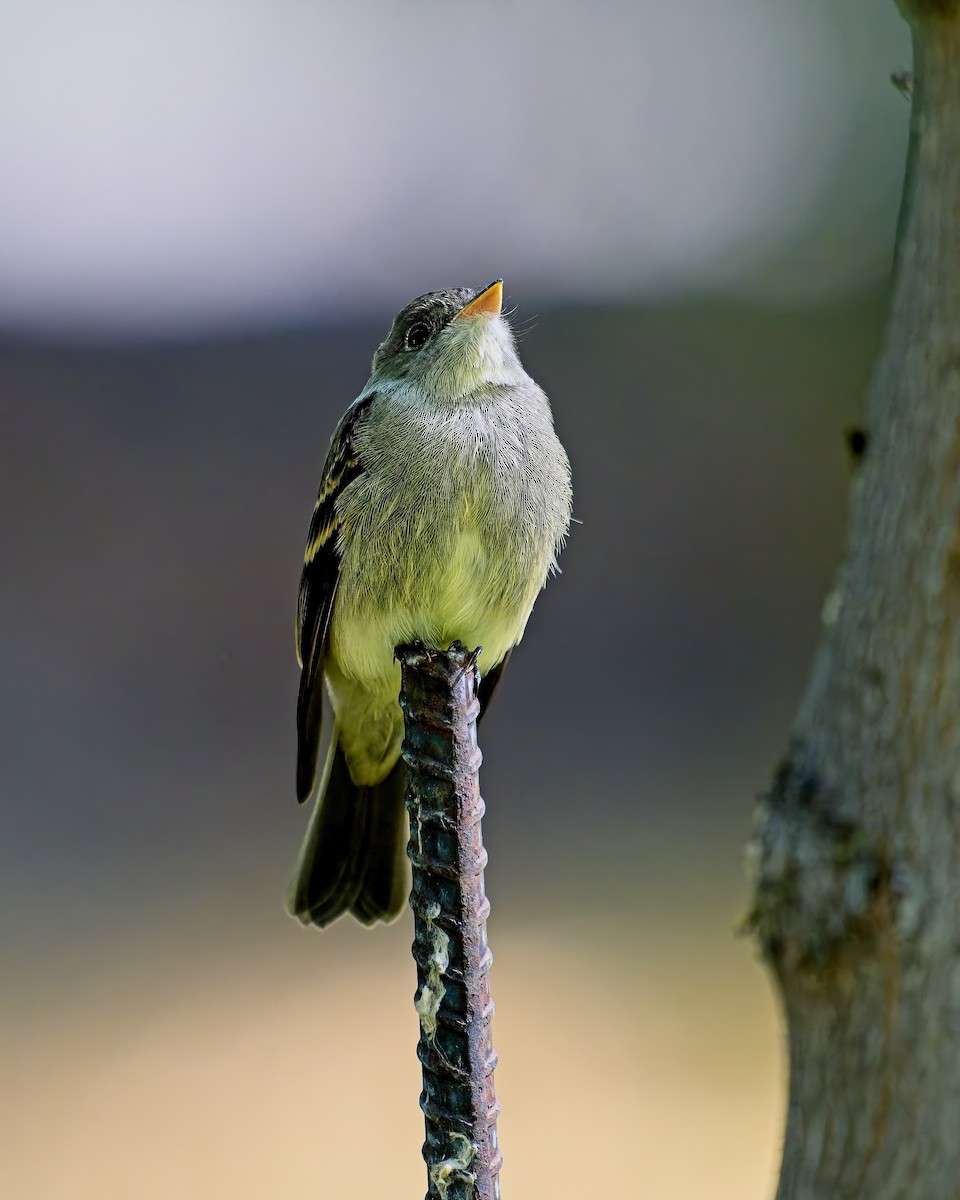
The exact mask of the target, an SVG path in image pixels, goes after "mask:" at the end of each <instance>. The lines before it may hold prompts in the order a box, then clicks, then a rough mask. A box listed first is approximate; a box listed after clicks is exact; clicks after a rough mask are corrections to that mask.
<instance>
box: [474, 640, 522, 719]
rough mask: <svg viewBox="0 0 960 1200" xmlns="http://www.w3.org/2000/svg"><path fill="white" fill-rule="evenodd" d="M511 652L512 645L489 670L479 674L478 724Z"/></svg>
mask: <svg viewBox="0 0 960 1200" xmlns="http://www.w3.org/2000/svg"><path fill="white" fill-rule="evenodd" d="M512 653H513V647H512V646H511V647H510V649H509V650H508V651H507V652H506V654H505V655H504V656H503V658H501V659H500V661H499V662H498V663H497V665H496V666H495V667H491V669H490V670H489V671H487V672H486V673H485V674H483V675H481V676H480V687H479V688H478V689H477V698H478V699H479V701H480V715H479V716H478V717H477V723H478V724H479V722H480V721H481V720H482V719H483V717H484V715H485V714H486V711H487V706H488V705H489V703H490V700H491V699H492V697H493V693H494V692H495V691H496V690H497V684H498V683H499V682H500V677H501V676H502V675H503V670H504V667H506V665H507V663H508V662H509V661H510V655H511V654H512ZM482 659H483V656H482V655H481V661H482Z"/></svg>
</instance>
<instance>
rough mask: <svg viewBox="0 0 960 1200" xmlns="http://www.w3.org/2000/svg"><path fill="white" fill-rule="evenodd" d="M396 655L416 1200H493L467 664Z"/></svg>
mask: <svg viewBox="0 0 960 1200" xmlns="http://www.w3.org/2000/svg"><path fill="white" fill-rule="evenodd" d="M398 657H399V659H400V662H401V666H402V670H403V686H402V690H401V696H400V703H401V705H402V707H403V713H404V720H405V724H406V736H405V739H404V743H403V757H404V760H405V761H406V764H407V768H408V771H409V779H410V783H409V788H408V791H407V810H408V812H409V813H410V843H409V846H408V853H409V856H410V861H411V863H412V864H413V891H412V895H411V900H410V904H411V907H412V908H413V913H414V941H413V956H414V959H415V960H416V963H417V984H418V986H417V994H416V1006H417V1012H418V1014H419V1016H420V1043H419V1046H418V1049H417V1053H418V1056H419V1058H420V1062H421V1064H422V1066H423V1092H422V1094H421V1096H420V1107H421V1108H422V1109H423V1114H424V1118H425V1123H426V1141H425V1142H424V1146H423V1157H424V1161H425V1162H426V1164H427V1179H428V1190H427V1200H498V1198H499V1195H500V1187H499V1181H498V1174H499V1171H500V1163H501V1158H500V1151H499V1149H498V1146H497V1116H498V1114H499V1111H500V1110H499V1106H498V1104H497V1100H496V1095H495V1093H494V1085H493V1072H494V1068H495V1067H496V1065H497V1056H496V1054H495V1052H494V1050H493V1045H492V1042H491V1021H492V1018H493V1011H494V1009H493V1002H492V1001H491V999H490V990H489V985H488V973H489V970H490V963H491V960H492V956H491V954H490V950H489V948H488V947H487V933H486V921H487V916H488V915H489V912H490V905H489V903H488V901H487V898H486V895H485V893H484V883H483V870H484V867H485V866H486V863H487V855H486V852H485V851H484V849H483V842H482V838H481V828H480V821H481V818H482V816H483V812H484V805H483V800H482V799H481V798H480V786H479V780H478V771H479V768H480V759H481V755H480V751H479V749H478V747H477V727H476V721H477V716H478V714H479V711H480V704H479V701H478V699H477V688H478V682H479V680H478V674H477V669H476V666H475V658H476V655H475V654H473V653H470V652H469V651H466V650H463V649H462V648H460V647H459V646H456V645H455V646H452V647H451V648H450V649H449V650H448V651H445V652H440V651H429V650H424V649H422V648H411V649H404V650H402V651H401V652H400V653H399V654H398Z"/></svg>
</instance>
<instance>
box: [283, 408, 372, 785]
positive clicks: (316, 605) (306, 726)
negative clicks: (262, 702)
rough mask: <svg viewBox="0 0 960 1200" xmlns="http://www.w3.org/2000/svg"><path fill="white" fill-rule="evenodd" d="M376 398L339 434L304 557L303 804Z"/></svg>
mask: <svg viewBox="0 0 960 1200" xmlns="http://www.w3.org/2000/svg"><path fill="white" fill-rule="evenodd" d="M374 395H375V393H371V394H370V395H369V396H363V397H362V398H361V399H359V400H356V401H354V403H353V404H352V405H351V406H350V408H349V409H347V411H346V413H345V414H344V416H343V418H342V419H341V421H340V424H339V425H338V426H337V428H336V430H335V431H334V434H333V438H332V440H331V442H330V449H329V450H328V451H327V459H326V462H325V463H324V467H323V475H322V476H321V478H320V491H319V494H318V495H317V503H316V506H315V507H314V510H313V517H312V518H311V520H310V531H309V533H308V534H307V548H306V551H305V552H304V556H303V574H302V575H301V576H300V594H299V598H298V602H297V658H298V659H299V661H300V667H301V672H300V694H299V696H298V698H297V797H298V799H299V800H300V802H301V804H302V803H303V801H304V800H306V799H307V797H308V796H309V795H310V793H311V792H312V791H313V784H314V779H315V777H316V771H317V752H318V750H319V746H320V730H321V726H322V722H323V662H324V658H325V656H326V650H327V633H328V631H329V628H330V616H331V614H332V613H333V603H334V600H335V599H336V595H337V584H338V582H339V580H340V560H341V558H342V556H343V546H342V544H341V538H340V524H341V518H340V513H339V511H338V507H339V506H338V503H337V502H338V500H339V498H340V495H341V493H342V492H343V489H344V488H345V487H346V486H347V484H349V483H350V482H351V481H352V480H354V479H356V478H357V476H358V475H359V474H360V472H361V470H362V467H361V465H360V458H359V454H358V452H357V447H356V444H355V435H356V431H357V425H358V424H359V422H360V421H361V420H362V419H363V417H364V416H365V415H366V413H367V412H368V411H369V409H370V405H371V404H372V403H373V399H374Z"/></svg>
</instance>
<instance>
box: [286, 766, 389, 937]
mask: <svg viewBox="0 0 960 1200" xmlns="http://www.w3.org/2000/svg"><path fill="white" fill-rule="evenodd" d="M406 786H407V771H406V767H405V766H404V764H403V760H402V759H400V760H398V762H397V764H396V766H395V767H394V768H393V770H392V771H391V772H390V774H389V775H388V776H387V777H386V779H384V780H383V782H382V783H378V784H376V785H375V786H374V787H367V788H361V787H357V785H356V784H355V783H354V782H353V780H352V779H351V778H350V772H349V770H348V769H347V762H346V759H345V758H344V756H343V751H342V750H341V749H340V745H339V743H336V744H334V745H333V746H332V747H331V750H330V754H329V756H328V759H327V766H326V770H325V771H324V777H323V780H322V782H321V784H320V794H319V797H318V799H317V801H316V805H315V807H314V810H313V813H312V815H311V817H310V825H309V827H308V829H307V836H306V837H305V838H304V842H303V846H302V848H301V850H300V857H299V859H298V861H297V867H296V871H295V872H294V876H293V879H292V880H291V881H290V887H289V888H288V890H287V909H288V910H289V912H290V913H291V915H292V916H295V917H297V918H298V919H299V920H300V921H302V922H303V923H304V925H311V924H312V925H318V926H320V927H321V928H322V927H323V926H324V925H329V924H330V923H331V921H335V920H336V919H337V917H339V916H342V914H343V913H345V912H352V913H353V915H354V916H355V917H356V918H357V920H358V921H361V922H362V923H363V924H364V925H373V924H374V923H375V922H376V921H392V920H393V919H394V917H397V916H399V915H400V913H401V912H402V911H403V907H404V905H405V904H406V901H407V897H408V895H409V890H410V887H409V880H408V873H407V867H406V853H405V851H406V836H407V821H406V811H405V809H404V806H403V799H404V794H405V792H406Z"/></svg>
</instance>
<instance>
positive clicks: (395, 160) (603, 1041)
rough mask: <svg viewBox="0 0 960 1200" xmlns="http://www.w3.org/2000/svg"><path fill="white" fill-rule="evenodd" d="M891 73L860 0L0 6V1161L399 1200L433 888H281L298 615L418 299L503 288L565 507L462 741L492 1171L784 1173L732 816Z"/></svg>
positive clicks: (652, 1175)
mask: <svg viewBox="0 0 960 1200" xmlns="http://www.w3.org/2000/svg"><path fill="white" fill-rule="evenodd" d="M907 66H909V47H908V40H907V35H906V31H905V27H903V26H902V25H901V23H900V22H899V21H898V19H897V16H896V12H895V8H894V6H893V5H892V4H878V3H876V0H807V2H805V3H802V4H801V3H799V2H798V0H726V2H725V3H724V4H722V5H717V4H715V3H712V2H711V0H688V2H687V3H684V4H682V5H677V4H670V3H667V2H665V0H661V2H659V3H657V2H649V3H645V4H636V3H628V2H627V0H622V2H621V3H616V2H614V0H610V2H609V3H607V4H605V5H600V6H586V5H580V4H577V3H575V0H554V2H553V3H551V4H550V5H547V4H546V3H545V0H540V2H539V3H536V2H534V0H526V2H523V0H487V3H485V4H483V5H479V6H478V5H476V4H474V5H469V6H468V5H460V4H450V3H443V2H441V0H409V2H408V3H406V4H404V5H398V4H391V3H388V2H387V0H369V2H368V3H364V4H348V3H347V2H346V0H329V2H328V3H325V4H306V3H303V2H302V0H279V2H278V0H269V2H268V0H230V3H227V2H226V0H193V2H192V3H190V4H189V5H188V4H180V3H170V2H169V0H167V2H165V3H162V4H161V3H160V2H159V0H141V2H140V3H139V4H137V5H128V6H126V7H123V8H121V7H120V6H117V5H115V4H113V3H110V2H109V0H90V2H89V3H87V4H85V5H83V6H80V7H76V6H69V5H63V4H56V3H53V2H52V0H33V2H32V3H30V4H24V3H17V2H15V0H2V2H0V164H2V170H0V174H2V186H0V551H2V560H0V561H2V564H3V565H2V576H0V579H2V587H0V714H2V719H0V942H2V956H3V969H2V974H0V988H2V1007H0V1061H2V1062H3V1064H4V1066H3V1071H2V1072H0V1121H2V1126H3V1129H4V1131H5V1136H4V1144H3V1147H2V1150H0V1193H2V1194H3V1195H4V1196H9V1197H11V1198H13V1197H16V1200H87V1198H93V1197H96V1198H97V1200H128V1198H129V1197H130V1196H137V1197H138V1198H140V1200H169V1197H171V1196H182V1197H187V1198H192V1197H204V1198H206V1197H220V1196H223V1197H226V1196H229V1197H231V1200H262V1198H263V1197H272V1196H278V1195H282V1196H284V1197H285V1198H287V1200H296V1198H298V1197H303V1198H304V1200H306V1198H307V1197H316V1196H327V1195H329V1196H346V1195H349V1196H351V1197H356V1198H358V1200H363V1198H365V1197H382V1196H384V1195H390V1196H397V1197H400V1196H415V1195H418V1194H421V1195H422V1193H423V1189H424V1172H423V1165H422V1162H421V1160H420V1143H421V1140H422V1118H421V1115H420V1112H419V1109H418V1107H417V1096H418V1092H419V1067H418V1063H417V1060H416V1057H415V1053H414V1047H415V1042H416V1037H417V1021H416V1015H415V1013H414V1009H413V1003H412V996H413V990H414V982H415V979H414V970H413V963H412V960H411V958H410V955H409V943H410V938H411V923H410V919H409V917H406V918H404V919H403V920H402V921H401V922H400V924H399V925H398V926H394V927H391V928H388V929H383V928H381V929H378V930H376V931H373V932H367V931H364V930H362V929H360V928H359V927H358V926H356V925H353V924H347V923H341V924H339V925H338V926H336V927H334V928H333V929H332V930H329V931H326V932H324V933H322V934H317V933H313V932H306V931H304V930H302V929H300V928H299V927H298V926H296V925H295V924H294V922H292V921H290V920H289V919H288V918H287V917H285V915H284V913H283V911H282V896H283V890H284V885H285V880H286V877H287V874H288V871H289V869H290V867H291V865H292V863H293V860H294V856H295V854H296V850H297V846H298V843H299V839H300V836H301V834H302V831H303V829H304V826H305V821H306V813H305V812H304V811H302V810H299V809H298V808H297V805H296V803H295V799H294V788H293V775H294V723H293V715H294V704H295V695H296V686H297V670H296V664H295V659H294V652H293V633H292V631H293V614H294V606H295V597H296V588H297V580H298V575H299V568H300V562H301V554H302V548H303V542H304V538H305V534H306V527H307V522H308V519H309V516H310V512H311V509H312V505H313V500H314V497H315V491H316V485H317V481H318V478H319V472H320V467H321V464H322V461H323V457H324V454H325V450H326V445H327V441H328V438H329V435H330V432H331V430H332V427H333V424H334V422H335V420H336V419H337V417H338V416H339V415H340V413H341V411H342V410H343V409H344V407H345V406H346V404H347V403H348V402H349V401H350V399H351V398H352V397H353V396H354V395H355V394H356V393H357V391H358V390H359V389H360V387H361V386H362V384H363V382H364V380H365V378H366V374H367V369H368V366H369V360H370V358H371V356H372V353H373V351H374V349H375V347H376V345H377V342H378V341H379V339H380V338H381V337H382V336H383V334H384V332H385V330H386V328H387V326H388V325H389V322H390V320H391V318H392V317H393V315H394V313H395V312H396V310H397V309H398V308H399V307H400V306H401V305H402V304H403V303H405V302H406V301H407V300H408V299H410V298H411V297H413V296H414V295H417V294H418V293H420V292H423V291H426V290H430V289H433V288H436V287H443V286H449V285H461V284H468V285H480V284H483V283H486V282H487V281H488V280H490V279H491V278H494V277H495V276H498V275H502V276H504V278H505V280H506V291H507V293H508V296H509V303H510V306H511V307H514V306H515V308H516V313H515V316H514V318H513V319H514V323H515V325H516V327H517V329H518V331H519V332H520V334H521V337H522V352H523V356H524V360H525V362H526V364H527V366H528V369H529V370H530V371H531V373H532V374H533V375H534V376H535V377H536V378H537V379H538V380H539V381H540V382H541V383H542V384H543V385H544V386H545V387H546V389H547V391H548V392H549V394H550V396H551V398H552V400H553V404H554V410H555V413H556V420H557V424H558V427H559V430H560V432H561V435H562V437H563V439H564V441H565V442H566V444H567V446H568V448H569V451H570V456H571V459H572V462H573V468H574V480H575V490H576V516H577V517H578V519H579V520H580V521H581V522H582V524H579V525H576V526H575V527H574V531H573V535H572V537H571V539H570V543H569V546H568V548H567V550H566V552H565V553H564V555H563V563H562V565H563V575H562V576H561V577H560V578H558V579H556V580H554V581H553V582H551V584H550V585H549V587H548V589H547V591H546V593H545V594H544V596H543V597H542V598H541V600H540V602H539V604H538V607H537V610H536V613H535V615H534V618H533V620H532V621H531V623H530V626H529V629H528V634H527V637H526V639H525V641H524V644H523V646H522V648H521V649H520V650H519V651H518V652H517V654H516V655H515V656H514V659H513V661H512V663H511V667H510V670H509V672H508V673H507V676H506V683H505V685H504V686H503V687H502V688H501V689H500V691H499V692H498V694H497V701H496V704H495V705H494V707H493V710H492V712H491V716H490V718H489V720H488V721H487V722H485V724H484V729H483V749H484V752H485V755H486V759H485V764H484V769H483V791H484V795H485V798H486V801H487V818H486V821H485V834H486V839H487V844H488V849H489V853H490V868H489V873H488V882H487V888H488V893H489V895H490V898H491V901H492V904H493V916H492V918H491V924H490V939H491V944H492V947H493V950H494V953H495V957H496V961H495V966H494V971H493V976H492V986H493V992H494V997H495V999H496V1000H497V1003H498V1014H497V1018H496V1022H495V1026H494V1032H495V1044H496V1045H497V1047H498V1049H499V1051H500V1055H501V1066H500V1069H499V1071H498V1077H497V1090H498V1093H499V1095H500V1098H501V1101H502V1104H503V1117H502V1120H501V1125H500V1134H501V1143H502V1147H503V1152H504V1161H505V1165H504V1172H503V1187H504V1194H505V1195H506V1196H511V1195H523V1196H531V1197H535V1196H551V1197H567V1196H569V1197H580V1196H584V1195H590V1196H594V1195H618V1196H622V1195H628V1196H641V1195H642V1196H652V1197H657V1198H658V1200H689V1197H690V1196H693V1195H705V1194H710V1195H711V1196H713V1197H715V1200H725V1198H727V1197H730V1198H732V1197H735V1196H736V1197H738V1198H740V1197H743V1196H758V1197H762V1196H768V1195H770V1194H772V1187H773V1182H774V1179H775V1173H776V1168H777V1161H778V1152H779V1137H780V1122H781V1115H782V1109H783V1090H784V1084H785V1064H784V1062H783V1057H782V1052H781V1049H782V1032H781V1028H780V1021H779V1015H778V1013H777V1011H776V1005H775V1000H774V997H773V995H772V992H771V990H770V987H769V985H768V981H767V979H766V977H765V975H764V973H763V971H762V969H761V968H760V966H759V965H758V964H757V963H756V962H755V961H754V955H753V951H752V948H751V946H750V944H749V942H747V941H744V940H737V939H736V938H735V936H734V927H735V924H736V922H737V920H738V918H739V917H740V916H741V915H742V913H743V911H744V909H745V907H746V902H747V894H746V888H745V886H744V883H743V874H742V847H743V844H744V843H745V841H746V840H747V838H748V837H749V832H750V822H751V810H752V805H753V800H754V797H755V795H756V794H757V792H758V791H759V790H760V789H761V788H762V787H763V786H764V783H765V781H766V779H767V777H768V774H769V771H770V768H771V766H772V764H773V763H774V761H775V759H776V757H777V755H778V754H779V752H780V751H781V749H782V747H783V746H784V744H785V739H786V736H787V732H788V730H789V726H790V721H791V717H792V714H793V711H794V708H795V705H796V703H797V701H798V698H799V695H800V692H801V689H802V687H803V684H804V680H805V676H806V672H807V668H808V664H809V661H810V657H811V653H812V650H813V647H814V645H815V643H816V639H817V634H818V623H819V612H820V605H821V602H822V597H823V595H824V593H825V591H826V590H827V589H828V588H829V586H830V580H831V574H832V570H833V567H834V564H835V563H836V561H837V557H838V554H839V552H840V550H841V547H842V541H843V530H844V520H845V505H846V493H847V485H848V480H849V475H850V470H851V468H850V464H849V461H848V458H847V455H846V451H845V448H844V440H843V430H844V428H845V427H847V426H849V425H851V424H852V423H854V422H856V421H857V420H858V416H859V413H860V410H861V404H862V398H863V394H864V390H865V387H866V384H867V381H868V378H869V371H870V364H871V360H872V358H873V355H874V354H875V351H876V349H877V346H878V344H879V339H880V334H881V329H882V320H883V312H884V306H885V295H886V287H887V277H888V269H889V262H890V256H891V248H892V239H893V229H894V223H895V217H896V207H897V199H898V192H899V183H900V178H901V172H902V162H903V154H904V148H905V141H906V125H907V118H908V105H907V104H906V103H905V102H904V100H903V98H902V97H901V96H900V95H898V94H897V92H896V91H895V90H894V88H893V87H892V86H891V85H890V82H889V75H890V73H891V72H892V71H897V70H901V69H903V68H905V67H907Z"/></svg>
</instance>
